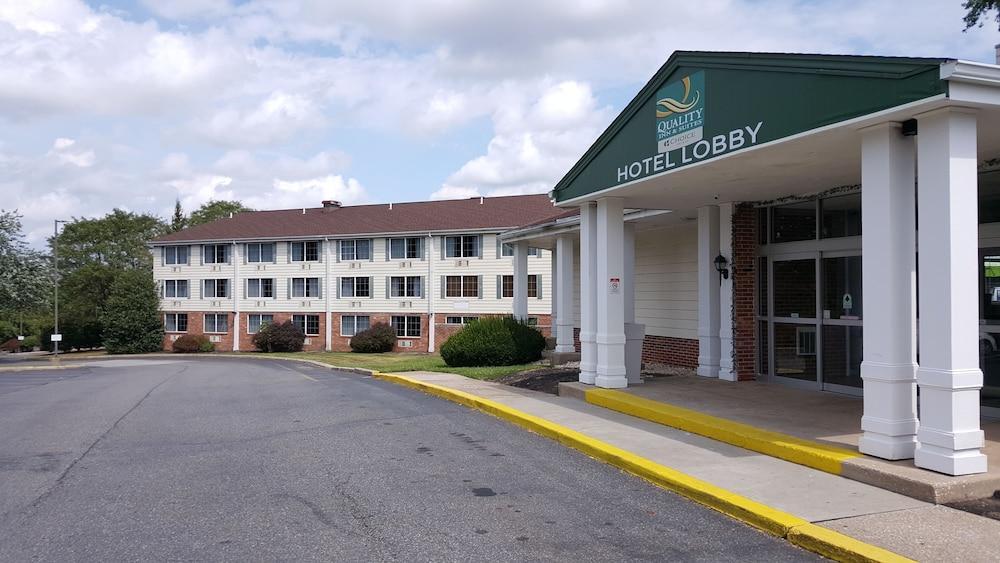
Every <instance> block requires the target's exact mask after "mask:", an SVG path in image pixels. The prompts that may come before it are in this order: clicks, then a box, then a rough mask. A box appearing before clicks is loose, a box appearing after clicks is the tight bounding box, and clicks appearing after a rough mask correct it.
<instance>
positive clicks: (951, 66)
mask: <svg viewBox="0 0 1000 563" xmlns="http://www.w3.org/2000/svg"><path fill="white" fill-rule="evenodd" d="M941 80H947V81H948V82H962V83H966V84H978V85H983V86H993V87H1000V65H991V64H987V63H977V62H974V61H961V60H954V61H948V62H945V63H941Z"/></svg>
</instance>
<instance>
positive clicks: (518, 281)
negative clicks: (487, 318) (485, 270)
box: [512, 241, 528, 321]
mask: <svg viewBox="0 0 1000 563" xmlns="http://www.w3.org/2000/svg"><path fill="white" fill-rule="evenodd" d="M512 246H513V248H514V318H515V319H519V320H522V321H527V320H528V243H527V241H518V242H515V243H513V244H512Z"/></svg>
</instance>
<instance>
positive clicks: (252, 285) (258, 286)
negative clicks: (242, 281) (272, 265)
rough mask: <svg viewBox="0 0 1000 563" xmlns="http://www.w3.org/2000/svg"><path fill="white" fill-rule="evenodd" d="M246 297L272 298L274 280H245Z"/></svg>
mask: <svg viewBox="0 0 1000 563" xmlns="http://www.w3.org/2000/svg"><path fill="white" fill-rule="evenodd" d="M247 297H262V298H266V299H273V298H274V278H250V279H248V280H247Z"/></svg>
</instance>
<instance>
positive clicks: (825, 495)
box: [405, 372, 1000, 561]
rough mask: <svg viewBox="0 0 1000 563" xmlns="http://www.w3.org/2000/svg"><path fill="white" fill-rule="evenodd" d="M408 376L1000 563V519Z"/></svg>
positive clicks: (515, 396) (890, 543) (607, 414)
mask: <svg viewBox="0 0 1000 563" xmlns="http://www.w3.org/2000/svg"><path fill="white" fill-rule="evenodd" d="M405 376H406V377H408V378H411V379H413V380H417V381H420V382H425V383H430V384H434V385H437V386H440V387H444V388H447V389H452V390H456V391H460V392H464V393H468V394H471V395H474V396H476V397H480V398H483V399H488V400H490V401H494V402H496V403H500V404H502V405H505V406H507V407H509V408H513V409H517V410H519V411H522V412H524V413H527V414H529V415H532V416H535V417H539V418H541V419H544V420H546V421H549V422H552V423H555V424H558V425H562V426H564V427H567V428H569V429H571V430H573V431H576V432H579V433H582V434H584V435H586V436H588V437H590V438H592V439H595V440H599V441H601V442H605V443H607V444H610V445H612V446H614V447H617V448H620V449H622V450H625V451H626V452H630V453H632V454H634V455H637V456H640V457H641V458H645V459H647V460H650V461H652V462H655V463H657V464H660V465H663V466H667V467H668V468H672V469H674V470H676V471H679V472H681V473H683V474H685V475H687V476H690V477H694V478H696V479H699V480H701V481H705V482H708V483H710V484H712V485H715V486H716V487H719V488H721V489H725V490H726V491H729V492H731V493H735V494H737V495H740V496H742V497H746V498H748V499H750V500H752V501H756V502H758V503H761V504H763V505H766V506H767V507H771V508H773V509H776V510H780V511H782V512H785V513H788V514H791V515H795V516H798V517H800V518H802V519H805V520H807V521H809V522H812V523H814V524H817V525H819V526H821V527H823V528H826V529H829V530H833V531H837V532H840V533H843V534H845V535H847V536H850V537H853V538H855V539H857V540H860V541H862V542H865V543H868V544H871V545H874V546H877V547H881V548H883V549H887V550H889V551H892V552H895V553H898V554H900V555H903V556H905V557H909V558H912V559H916V560H920V561H931V560H933V561H1000V522H998V521H995V520H990V519H987V518H982V517H979V516H975V515H972V514H968V513H965V512H961V511H958V510H954V509H951V508H948V507H944V506H935V505H933V504H930V503H925V502H922V501H919V500H915V499H912V498H909V497H906V496H903V495H900V494H897V493H893V492H890V491H887V490H884V489H881V488H878V487H874V486H871V485H866V484H864V483H860V482H857V481H853V480H850V479H845V478H843V477H839V476H836V475H832V474H829V473H825V472H822V471H818V470H815V469H811V468H809V467H804V466H802V465H798V464H795V463H791V462H787V461H784V460H781V459H776V458H773V457H770V456H767V455H763V454H758V453H755V452H752V451H748V450H745V449H742V448H738V447H735V446H730V445H728V444H724V443H720V442H717V441H715V440H711V439H708V438H703V437H701V436H697V435H693V434H690V433H687V432H683V431H680V430H676V429H673V428H670V427H665V426H662V425H659V424H655V423H652V422H647V421H645V420H641V419H637V418H634V417H631V416H627V415H623V414H619V413H616V412H613V411H609V410H607V409H604V408H602V407H598V406H594V405H591V404H587V403H585V402H582V401H579V400H577V399H570V398H565V397H557V396H552V395H545V394H542V393H538V392H534V391H525V390H520V389H516V388H513V387H509V386H505V385H500V384H496V383H490V382H484V381H478V380H474V379H469V378H465V377H462V376H459V375H454V374H444V373H427V372H408V373H406V374H405Z"/></svg>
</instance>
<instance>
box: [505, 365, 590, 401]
mask: <svg viewBox="0 0 1000 563" xmlns="http://www.w3.org/2000/svg"><path fill="white" fill-rule="evenodd" d="M579 378H580V369H579V368H565V367H559V368H542V369H534V370H531V371H522V372H519V373H513V374H510V375H506V376H503V377H500V378H497V379H495V380H494V381H496V382H497V383H503V384H504V385H510V386H511V387H519V388H521V389H530V390H531V391H541V392H543V393H549V394H552V395H555V394H557V393H558V392H559V384H560V383H561V382H570V381H577V380H578V379H579Z"/></svg>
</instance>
